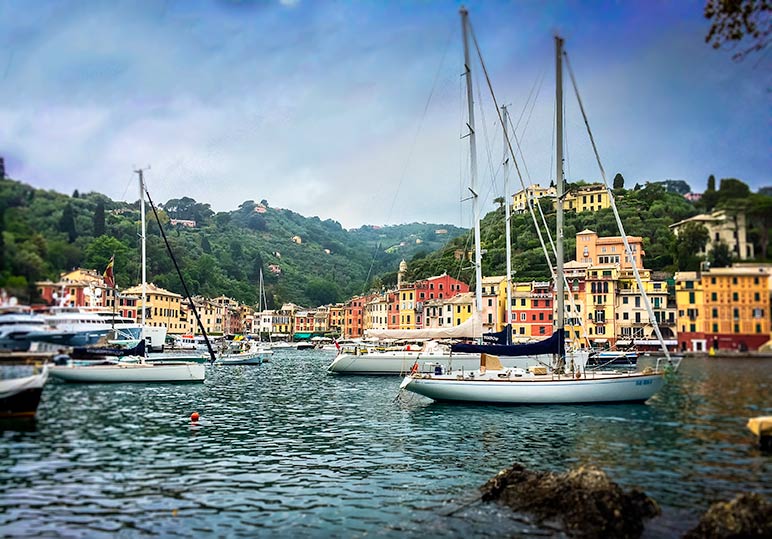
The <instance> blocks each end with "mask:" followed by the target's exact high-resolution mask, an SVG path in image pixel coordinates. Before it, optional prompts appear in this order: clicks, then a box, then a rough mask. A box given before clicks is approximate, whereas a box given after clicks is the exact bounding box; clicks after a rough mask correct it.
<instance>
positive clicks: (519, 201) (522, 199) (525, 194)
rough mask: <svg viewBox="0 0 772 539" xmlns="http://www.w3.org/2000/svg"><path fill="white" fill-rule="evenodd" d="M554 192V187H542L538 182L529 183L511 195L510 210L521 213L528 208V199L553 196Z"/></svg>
mask: <svg viewBox="0 0 772 539" xmlns="http://www.w3.org/2000/svg"><path fill="white" fill-rule="evenodd" d="M555 194H556V191H555V188H554V187H542V186H540V185H539V184H535V185H531V186H528V187H526V188H525V189H521V190H520V191H518V192H517V193H515V194H514V195H512V211H513V212H515V213H523V212H524V211H526V210H527V209H528V201H529V200H535V199H538V198H542V197H554V196H555Z"/></svg>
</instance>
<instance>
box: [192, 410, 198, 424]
mask: <svg viewBox="0 0 772 539" xmlns="http://www.w3.org/2000/svg"><path fill="white" fill-rule="evenodd" d="M199 417H200V416H199V415H198V412H193V413H192V414H190V420H191V421H193V422H194V423H195V422H196V421H198V418H199Z"/></svg>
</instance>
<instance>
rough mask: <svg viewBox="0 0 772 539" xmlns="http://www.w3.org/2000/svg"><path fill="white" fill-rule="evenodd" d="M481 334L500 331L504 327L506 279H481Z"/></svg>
mask: <svg viewBox="0 0 772 539" xmlns="http://www.w3.org/2000/svg"><path fill="white" fill-rule="evenodd" d="M482 302H483V304H482V324H483V333H489V332H494V331H501V330H502V329H503V328H504V326H505V325H506V319H505V318H504V315H505V312H506V304H507V277H506V275H496V276H493V277H483V279H482Z"/></svg>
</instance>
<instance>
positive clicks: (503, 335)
mask: <svg viewBox="0 0 772 539" xmlns="http://www.w3.org/2000/svg"><path fill="white" fill-rule="evenodd" d="M511 337H512V326H511V325H510V324H507V325H506V326H504V329H502V330H501V331H498V332H495V333H493V332H492V333H483V336H482V340H483V342H484V343H485V344H512V339H511Z"/></svg>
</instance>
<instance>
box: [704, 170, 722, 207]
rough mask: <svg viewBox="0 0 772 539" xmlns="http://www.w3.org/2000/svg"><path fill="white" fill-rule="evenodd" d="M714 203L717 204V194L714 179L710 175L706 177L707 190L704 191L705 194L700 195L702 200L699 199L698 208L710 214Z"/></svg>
mask: <svg viewBox="0 0 772 539" xmlns="http://www.w3.org/2000/svg"><path fill="white" fill-rule="evenodd" d="M716 203H718V192H717V191H716V177H715V176H714V175H713V174H711V175H710V176H708V188H707V189H705V192H704V193H703V194H702V198H700V206H701V207H702V208H704V209H705V211H707V212H710V211H713V208H714V207H715V206H716Z"/></svg>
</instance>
